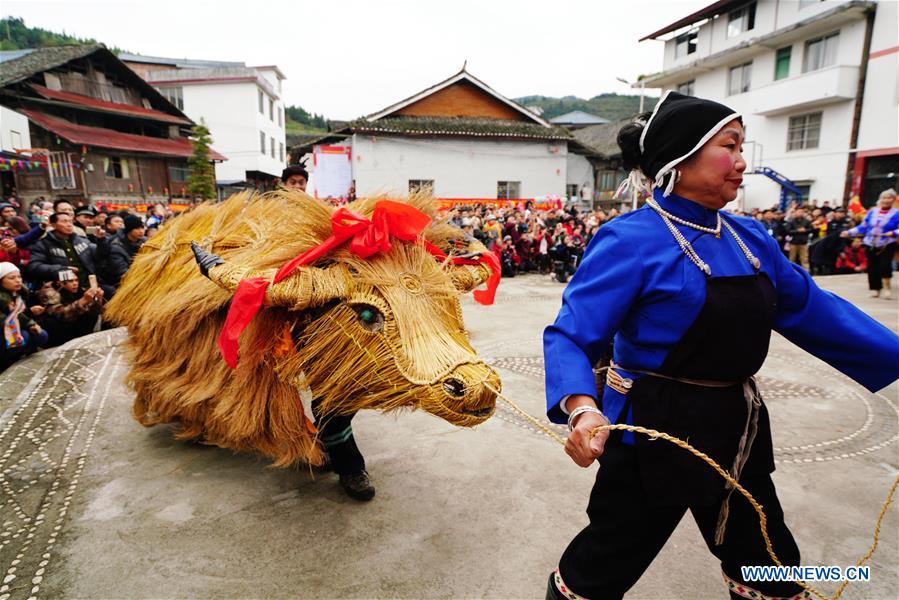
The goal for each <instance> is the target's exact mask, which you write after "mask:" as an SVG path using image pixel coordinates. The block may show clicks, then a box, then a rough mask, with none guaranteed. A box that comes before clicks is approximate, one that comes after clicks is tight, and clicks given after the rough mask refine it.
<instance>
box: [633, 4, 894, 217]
mask: <svg viewBox="0 0 899 600" xmlns="http://www.w3.org/2000/svg"><path fill="white" fill-rule="evenodd" d="M897 39H899V4H897V3H896V2H874V1H867V0H833V1H828V2H820V1H818V0H792V1H776V0H757V1H747V0H719V1H718V2H714V3H712V4H710V5H709V6H707V7H705V8H703V9H701V10H699V11H697V12H695V13H693V14H690V15H687V16H686V17H684V18H682V19H678V20H677V21H675V22H674V23H671V24H669V25H667V26H665V27H663V28H662V29H659V30H658V31H655V32H653V33H651V34H649V35H647V36H646V37H644V38H643V40H664V68H663V70H662V72H661V73H658V74H655V75H651V76H649V77H645V78H643V79H641V81H640V84H641V85H645V87H647V88H650V87H652V88H659V89H660V90H662V91H663V92H664V91H666V90H676V91H679V92H682V93H685V94H690V95H696V96H701V97H703V98H711V99H713V100H718V101H720V102H723V103H724V104H727V105H728V106H731V107H733V108H734V109H735V110H737V111H739V112H740V113H742V114H743V120H744V123H745V125H746V136H747V143H746V145H745V155H746V157H747V160H748V162H749V170H748V171H747V173H749V174H750V176H748V177H746V179H745V184H744V187H743V189H742V194H741V196H742V197H741V199H740V201H741V202H742V204H743V207H744V208H746V209H749V208H755V207H769V206H772V205H774V204H777V203H778V201H780V200H781V198H782V197H783V199H784V201H786V200H788V199H794V198H795V197H797V196H798V197H801V198H803V199H809V200H816V201H817V202H818V203H819V204H821V203H823V202H824V201H828V202H830V203H831V204H834V203H837V204H842V203H845V202H846V201H847V200H848V199H849V198H850V197H852V196H855V195H858V196H860V198H861V200H862V202H863V203H864V204H865V205H866V206H870V205H871V204H873V203H874V202H875V201H876V198H877V196H878V194H879V193H880V192H881V191H882V190H884V189H886V188H889V187H896V186H897V184H899V133H897V132H899V69H897V68H896V60H897V53H899V45H897ZM641 41H642V40H641ZM782 192H783V195H782Z"/></svg>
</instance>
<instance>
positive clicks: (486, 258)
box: [425, 241, 502, 305]
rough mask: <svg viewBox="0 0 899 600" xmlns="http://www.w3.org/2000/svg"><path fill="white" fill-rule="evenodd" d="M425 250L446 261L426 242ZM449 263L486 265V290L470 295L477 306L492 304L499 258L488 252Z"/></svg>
mask: <svg viewBox="0 0 899 600" xmlns="http://www.w3.org/2000/svg"><path fill="white" fill-rule="evenodd" d="M425 249H426V250H427V251H428V252H430V253H431V254H433V255H434V256H436V257H437V258H439V259H440V260H446V258H447V256H446V254H445V253H444V252H443V250H441V249H440V248H438V247H437V246H435V245H434V244H432V243H430V242H428V241H425ZM450 262H451V263H453V264H454V265H486V266H487V268H488V269H490V277H488V278H487V289H485V290H475V291H474V292H472V295H473V296H474V299H475V302H477V303H478V304H484V305H490V304H493V300H494V299H495V298H496V288H498V287H499V281H500V276H501V274H502V268H501V267H500V264H499V257H498V256H497V255H496V254H495V253H493V252H489V251H488V252H484V253H481V254H479V255H478V256H477V257H476V258H475V257H467V256H454V257H453V258H451V259H450Z"/></svg>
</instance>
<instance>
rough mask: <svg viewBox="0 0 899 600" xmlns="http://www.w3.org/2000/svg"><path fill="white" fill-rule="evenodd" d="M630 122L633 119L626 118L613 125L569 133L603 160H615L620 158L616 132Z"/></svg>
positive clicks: (594, 126)
mask: <svg viewBox="0 0 899 600" xmlns="http://www.w3.org/2000/svg"><path fill="white" fill-rule="evenodd" d="M632 120H633V117H628V118H626V119H621V120H619V121H615V122H613V123H601V124H599V125H590V126H588V127H584V128H582V129H578V130H576V131H573V132H571V133H572V135H573V136H574V137H575V139H576V140H577V141H579V142H580V143H581V144H583V145H584V146H586V147H588V148H590V149H592V150H594V151H595V152H596V153H597V154H599V155H601V156H603V157H605V158H616V157H618V156H621V148H619V147H618V131H619V130H620V129H621V128H622V127H624V126H625V125H626V124H627V123H629V122H630V121H632Z"/></svg>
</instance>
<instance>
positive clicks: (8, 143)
mask: <svg viewBox="0 0 899 600" xmlns="http://www.w3.org/2000/svg"><path fill="white" fill-rule="evenodd" d="M16 148H19V149H22V148H31V133H30V132H29V130H28V117H26V116H25V115H23V114H20V113H17V112H16V111H14V110H11V109H9V108H6V107H5V106H0V150H6V151H7V152H15V151H16Z"/></svg>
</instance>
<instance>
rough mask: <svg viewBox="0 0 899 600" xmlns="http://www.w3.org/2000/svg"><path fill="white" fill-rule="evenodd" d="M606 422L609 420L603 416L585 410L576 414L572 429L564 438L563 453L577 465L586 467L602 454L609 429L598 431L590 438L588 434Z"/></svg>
mask: <svg viewBox="0 0 899 600" xmlns="http://www.w3.org/2000/svg"><path fill="white" fill-rule="evenodd" d="M608 424H609V421H608V420H607V419H606V418H605V417H604V416H602V415H598V414H596V413H590V412H587V413H583V414H581V415H578V417H577V420H576V421H575V422H574V429H573V430H572V431H571V434H570V435H569V436H568V439H567V440H565V453H566V454H568V456H570V457H571V460H573V461H574V462H575V464H577V466H579V467H583V468H585V469H586V468H587V467H589V466H590V465H592V464H593V461H594V460H596V459H597V458H599V457H600V456H602V453H603V450H604V449H605V445H606V441H607V440H608V439H609V431H608V430H605V431H600V432H599V433H597V434H596V436H595V437H592V438H591V437H590V436H591V434H592V433H593V430H594V429H596V428H597V427H601V426H602V425H608Z"/></svg>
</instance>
